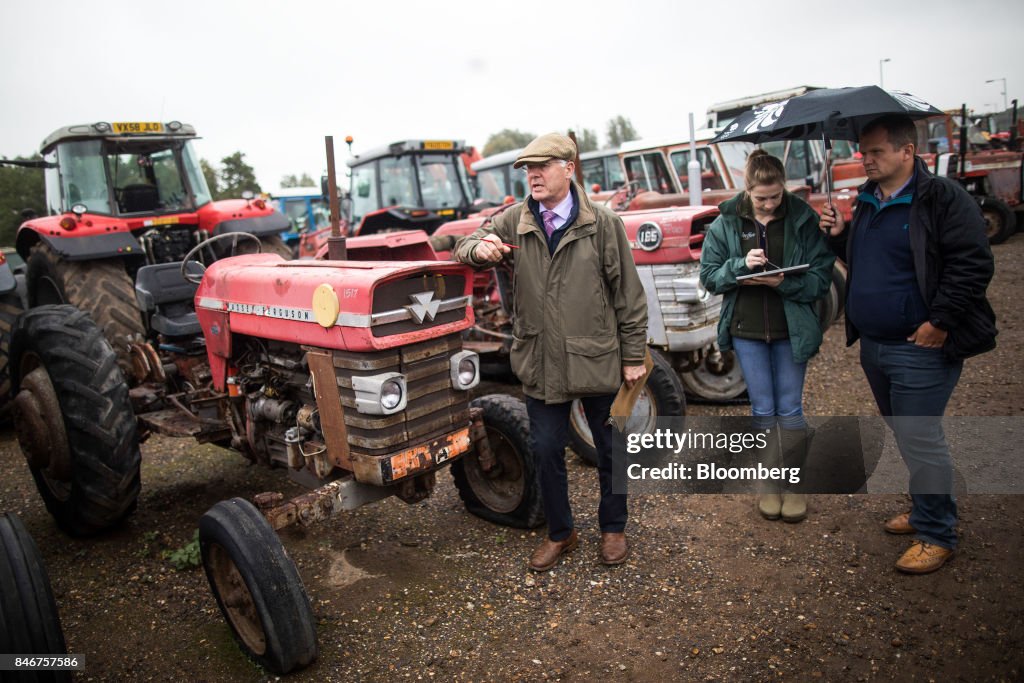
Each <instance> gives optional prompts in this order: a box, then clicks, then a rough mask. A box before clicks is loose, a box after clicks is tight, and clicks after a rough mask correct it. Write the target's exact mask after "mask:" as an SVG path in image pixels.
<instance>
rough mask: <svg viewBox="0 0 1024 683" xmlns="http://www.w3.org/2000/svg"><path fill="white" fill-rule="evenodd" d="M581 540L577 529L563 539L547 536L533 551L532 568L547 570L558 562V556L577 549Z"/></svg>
mask: <svg viewBox="0 0 1024 683" xmlns="http://www.w3.org/2000/svg"><path fill="white" fill-rule="evenodd" d="M579 542H580V539H579V536H577V535H576V530H575V529H573V530H572V533H571V534H569V535H568V536H566V537H565V538H564V539H563V540H561V541H552V540H551V539H550V538H545V539H544V542H543V543H541V544H540V545H539V546H537V549H536V550H534V551H533V555H531V556H530V569H532V570H533V571H535V572H546V571H547V570H549V569H551V568H552V567H554V566H555V565H556V564H558V558H559V557H561V556H562V554H563V553H567V552H569V551H570V550H573V549H575V548H576V546H577V545H579Z"/></svg>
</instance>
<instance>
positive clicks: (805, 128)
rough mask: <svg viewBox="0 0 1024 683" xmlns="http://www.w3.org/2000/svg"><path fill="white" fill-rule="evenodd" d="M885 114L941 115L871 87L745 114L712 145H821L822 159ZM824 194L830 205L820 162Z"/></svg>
mask: <svg viewBox="0 0 1024 683" xmlns="http://www.w3.org/2000/svg"><path fill="white" fill-rule="evenodd" d="M886 114H903V115H905V116H909V117H910V118H915V119H917V118H926V117H928V116H935V115H937V114H938V115H941V114H942V112H941V111H939V110H938V109H936V108H935V107H933V106H932V105H930V104H928V103H927V102H925V101H924V100H922V99H920V98H918V97H915V96H913V95H911V94H910V93H906V92H901V91H898V90H896V91H892V92H889V91H887V90H882V89H881V88H879V87H878V86H876V85H867V86H863V87H859V88H824V89H821V90H812V91H810V92H809V93H807V94H805V95H801V96H799V97H793V98H790V99H788V100H783V101H781V102H772V103H771V104H765V105H762V106H760V107H757V108H756V109H753V110H751V111H747V112H744V113H742V114H740V115H739V116H737V117H736V119H735V120H734V121H733V122H732V123H730V124H729V125H728V126H726V128H725V130H723V131H722V132H721V133H719V134H718V135H717V136H715V138H714V139H713V140H712V141H711V144H715V143H717V142H731V141H734V140H736V141H745V142H754V143H760V142H770V141H772V140H821V141H822V142H823V143H824V145H825V150H826V153H827V151H828V150H829V149H831V147H832V145H831V142H830V140H858V139H859V138H860V132H861V130H862V129H863V128H864V126H866V125H867V124H869V123H871V122H872V121H874V120H875V119H877V118H878V117H880V116H885V115H886ZM825 177H826V181H825V188H826V192H827V193H828V202H829V204H831V203H832V174H831V170H830V169H829V160H828V157H827V156H826V160H825Z"/></svg>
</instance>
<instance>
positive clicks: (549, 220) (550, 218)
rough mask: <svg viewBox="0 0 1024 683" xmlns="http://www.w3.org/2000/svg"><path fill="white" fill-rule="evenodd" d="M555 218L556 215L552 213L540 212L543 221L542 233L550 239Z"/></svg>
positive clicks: (553, 229)
mask: <svg viewBox="0 0 1024 683" xmlns="http://www.w3.org/2000/svg"><path fill="white" fill-rule="evenodd" d="M555 216H557V214H556V213H555V212H554V211H541V212H540V217H541V218H542V219H544V232H546V233H547V234H548V237H551V233H553V232H554V231H555Z"/></svg>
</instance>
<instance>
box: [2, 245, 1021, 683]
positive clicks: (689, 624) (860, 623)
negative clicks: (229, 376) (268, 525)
mask: <svg viewBox="0 0 1024 683" xmlns="http://www.w3.org/2000/svg"><path fill="white" fill-rule="evenodd" d="M994 251H995V254H996V260H997V268H996V271H997V274H996V279H995V282H994V284H993V286H992V288H991V290H990V295H991V299H992V302H993V306H994V307H995V309H996V311H997V314H998V316H999V326H1000V329H1001V334H1000V337H999V348H998V349H997V350H996V351H995V352H993V353H990V354H987V355H985V356H982V357H979V358H975V359H973V360H970V361H968V363H967V366H966V368H965V371H964V375H963V378H962V379H961V381H960V384H959V387H958V389H957V391H956V393H955V394H954V398H953V401H952V403H951V406H950V410H949V412H950V413H952V414H958V415H1013V416H1020V415H1022V414H1024V383H1022V378H1024V367H1022V366H1024V354H1022V353H1021V351H1020V349H1021V344H1022V342H1024V314H1022V312H1021V306H1020V305H1019V297H1020V296H1021V294H1022V293H1024V265H1022V261H1024V234H1020V235H1017V236H1015V237H1013V238H1012V239H1011V240H1010V241H1009V242H1007V243H1006V244H1003V245H1000V246H997V247H995V249H994ZM856 353H857V352H856V350H855V349H852V350H851V349H846V348H845V347H844V344H843V339H842V336H841V331H840V330H839V329H838V328H833V329H832V330H830V331H829V333H828V335H827V339H826V343H825V346H824V348H823V351H822V353H821V355H820V356H819V357H818V358H817V359H815V360H814V361H813V362H812V366H811V370H810V373H809V378H808V388H807V395H806V406H807V410H808V412H809V413H813V414H818V415H827V414H835V415H871V414H874V406H873V403H872V401H871V397H870V394H869V393H868V389H867V386H866V384H865V382H864V380H863V376H862V375H861V373H860V369H859V367H858V365H857V356H856ZM492 388H497V389H501V388H502V387H492ZM745 410H746V407H745V406H737V407H731V408H726V409H722V408H712V407H708V406H696V405H694V406H691V407H690V411H691V413H693V414H709V413H723V412H725V413H733V414H743V413H744V412H745ZM1022 452H1024V451H1022V450H1017V451H1016V452H1015V454H1014V455H1017V456H1019V455H1021V454H1022ZM143 458H144V460H143V470H142V477H143V490H142V497H141V499H140V501H139V506H138V511H137V512H136V513H135V514H134V515H133V516H132V517H131V518H130V519H129V520H128V521H127V522H126V523H125V524H123V525H122V526H121V527H120V528H118V529H116V530H114V531H113V532H112V533H109V534H106V535H104V536H102V537H100V538H96V539H91V540H75V539H69V538H68V537H66V536H64V535H62V534H61V533H60V532H58V531H57V530H56V528H55V526H54V524H53V522H52V521H51V519H50V517H49V516H48V514H47V512H46V510H45V509H44V507H43V504H42V502H41V501H40V498H39V496H38V495H37V493H36V491H35V487H34V485H33V483H32V480H31V478H30V476H29V474H28V470H27V468H26V467H25V465H24V463H23V460H22V457H21V455H20V451H19V450H18V448H17V444H16V441H15V439H14V436H13V433H11V432H9V431H6V432H3V433H2V434H0V472H2V477H0V509H3V510H11V511H15V512H17V513H18V514H19V515H21V517H22V519H23V520H24V522H25V524H26V526H27V527H28V529H29V530H30V531H31V532H32V534H33V535H34V536H35V538H36V540H37V541H38V543H39V545H40V546H41V548H42V553H43V557H44V560H45V562H46V564H47V566H48V568H49V572H50V576H51V579H52V582H53V586H54V590H55V593H56V598H57V603H58V605H59V607H60V611H61V618H62V620H63V626H64V631H65V634H66V636H67V641H68V647H69V651H70V652H73V653H78V654H83V655H85V656H86V659H87V663H88V666H87V670H86V671H85V672H84V673H83V674H81V675H80V676H79V680H86V681H91V680H96V681H100V680H118V681H122V680H132V681H135V680H138V681H146V680H159V681H163V680H174V681H185V680H187V681H252V680H263V679H272V678H274V677H273V676H270V675H268V674H267V673H266V672H264V671H263V670H261V669H260V668H258V667H256V666H255V665H253V664H251V663H250V662H249V660H247V659H246V658H245V656H243V655H242V654H241V653H240V651H239V650H238V649H237V648H236V647H235V646H234V644H233V642H232V639H231V635H230V632H229V630H228V626H227V624H226V623H225V621H224V620H223V619H222V618H221V615H220V613H219V611H218V609H217V606H216V604H215V602H214V599H213V597H212V595H211V593H210V591H209V589H208V587H207V584H206V579H205V577H204V575H203V573H202V570H200V569H193V570H186V571H178V570H176V569H174V568H173V567H172V566H171V564H170V563H169V561H168V560H167V559H166V558H165V557H164V551H166V550H175V549H178V548H180V547H182V546H184V545H185V544H187V543H188V541H189V540H190V539H191V538H192V535H193V532H194V530H195V528H196V524H197V521H198V519H199V517H200V516H201V515H202V513H203V512H204V511H205V510H206V509H208V508H209V507H210V506H211V505H213V504H214V503H216V502H217V501H219V500H222V499H225V498H230V497H232V496H236V495H240V496H249V495H252V494H255V493H257V492H260V491H265V490H282V491H284V492H285V493H286V494H294V493H298V492H299V489H297V488H296V487H294V486H292V485H289V484H288V483H287V480H286V479H285V478H284V477H283V476H281V475H280V473H279V472H270V471H264V470H262V469H260V468H257V467H252V466H249V465H248V464H247V463H246V462H245V461H244V460H243V459H242V458H240V457H239V456H236V455H234V454H232V453H230V452H228V451H224V450H220V449H217V448H212V447H197V446H195V445H194V444H193V443H191V442H189V441H186V440H175V439H167V438H160V437H154V438H152V439H151V440H150V441H148V442H147V443H146V444H145V445H144V446H143ZM569 473H570V487H571V491H572V494H573V502H574V507H575V510H576V513H577V521H578V525H579V527H580V532H581V541H582V542H581V545H580V547H579V549H578V550H577V551H576V552H575V553H573V554H572V555H570V556H569V557H568V559H567V560H566V561H564V562H563V563H562V564H561V565H560V566H558V567H557V568H556V569H555V570H554V571H552V572H549V573H547V574H544V575H534V574H531V573H530V572H528V571H527V570H526V567H525V560H526V557H527V556H528V555H529V553H530V552H531V550H532V549H533V547H534V546H535V545H536V543H537V542H538V540H539V538H540V536H539V535H538V534H537V533H533V532H525V533H524V532H521V531H518V530H510V529H504V528H500V527H496V526H493V525H491V524H488V523H486V522H483V521H481V520H479V519H477V518H475V517H472V516H470V515H468V514H467V513H466V512H465V511H464V509H463V506H462V504H461V502H460V500H459V498H458V495H457V494H456V492H455V488H454V486H453V485H452V483H451V479H450V477H449V476H448V475H447V474H443V475H442V476H441V477H440V478H439V484H438V490H437V491H436V493H435V495H434V496H433V497H432V498H431V499H429V500H427V501H425V502H423V503H421V504H418V505H413V506H409V505H406V504H404V503H402V502H400V501H398V500H387V501H383V502H381V503H378V504H376V505H371V506H367V507H364V508H361V509H360V510H358V511H355V512H352V513H347V514H344V515H343V516H341V517H338V518H336V519H334V520H332V521H330V522H328V523H325V524H322V525H320V526H318V527H314V528H312V529H311V530H308V531H301V530H290V531H285V532H284V533H283V540H284V543H285V545H286V547H287V548H288V551H289V553H290V554H291V556H292V557H293V558H294V559H295V561H296V563H297V565H298V568H299V572H300V573H301V575H302V579H303V581H304V582H305V585H306V588H307V590H308V592H309V595H310V596H311V600H312V603H313V609H314V612H315V615H316V618H317V622H318V623H317V628H318V631H319V644H320V655H319V658H318V659H317V661H316V662H315V663H314V664H313V665H312V666H311V667H309V668H308V669H306V670H305V671H302V672H300V673H298V674H295V675H293V676H290V677H289V678H290V680H295V681H305V680H339V681H340V680H344V681H360V680H365V681H380V680H467V681H469V680H472V681H484V680H498V681H504V680H531V681H534V680H542V679H549V680H557V679H564V680H592V679H594V678H597V677H600V678H601V679H609V680H644V681H646V680H657V681H662V680H709V681H710V680H739V679H744V680H767V679H775V678H780V679H793V680H814V679H818V680H876V679H879V680H893V679H899V680H922V681H926V680H965V681H967V680H970V681H977V680H1007V681H1009V680H1019V679H1020V678H1021V677H1022V675H1024V655H1022V654H1021V653H1022V652H1024V590H1022V588H1021V582H1020V576H1021V568H1022V567H1024V547H1022V540H1024V532H1022V524H1021V522H1022V521H1024V499H1022V498H1021V497H1019V496H982V495H967V496H963V497H962V498H961V499H960V507H961V526H960V529H961V534H962V536H961V539H962V540H961V550H960V552H959V554H958V555H957V557H956V558H955V559H954V560H953V562H952V563H951V564H949V565H948V566H947V567H946V568H944V569H943V570H942V571H940V572H938V573H937V574H934V575H930V576H923V577H910V576H903V575H900V574H898V573H896V572H895V571H894V570H893V567H892V563H893V561H894V560H895V559H896V557H897V556H898V555H899V553H900V552H901V551H902V550H903V548H904V547H905V546H906V544H907V540H906V539H905V538H899V537H893V536H887V535H886V534H884V533H882V530H881V523H882V521H883V520H884V519H885V518H886V517H887V516H889V515H892V514H895V513H898V512H900V511H902V510H904V509H905V508H906V507H907V499H906V498H905V497H904V496H900V495H886V496H816V497H813V498H812V500H811V515H810V518H809V519H808V520H807V521H805V522H804V523H802V524H798V525H785V524H782V523H780V522H768V521H765V520H762V519H761V518H760V517H758V516H757V515H756V514H755V512H754V508H753V501H752V498H751V497H750V496H741V495H733V496H730V495H717V496H716V495H703V496H683V495H661V496H646V497H639V496H636V497H634V498H633V499H632V502H631V521H630V527H629V532H630V534H631V537H632V539H633V542H634V554H633V557H632V559H631V560H630V561H629V562H628V563H627V564H626V565H623V566H621V567H617V568H606V567H604V566H602V565H600V564H598V562H597V560H596V554H597V539H598V529H597V520H596V506H597V496H596V488H597V486H596V474H595V472H594V470H592V469H590V468H587V467H586V466H584V465H582V464H581V463H580V462H579V461H578V459H577V458H575V457H572V456H570V467H569Z"/></svg>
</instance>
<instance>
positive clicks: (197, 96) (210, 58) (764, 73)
mask: <svg viewBox="0 0 1024 683" xmlns="http://www.w3.org/2000/svg"><path fill="white" fill-rule="evenodd" d="M0 26H3V27H4V31H3V39H2V40H0V56H2V62H0V64H2V65H3V66H2V68H0V93H2V97H3V106H2V109H0V120H2V123H3V125H0V156H8V157H13V156H16V155H19V154H21V155H26V154H30V153H32V152H33V151H36V150H37V149H38V147H39V143H40V142H41V141H42V139H43V138H44V137H45V136H46V135H48V134H49V133H51V132H52V131H54V130H55V129H57V128H59V127H61V126H65V125H70V124H75V123H91V122H94V121H133V120H134V121H171V120H180V121H183V122H186V123H191V124H192V125H194V126H195V127H196V130H197V131H198V133H199V135H200V136H201V137H202V138H203V139H202V140H200V141H199V142H198V143H197V144H198V149H199V153H200V155H201V156H202V157H204V158H206V159H209V160H211V161H213V162H219V160H220V159H221V158H222V157H224V156H226V155H228V154H231V153H232V152H234V151H236V150H241V151H242V152H244V153H245V155H246V159H247V161H248V162H249V163H250V164H251V165H252V166H253V167H254V168H255V169H256V173H257V177H258V179H259V181H260V183H261V184H262V186H263V188H264V189H265V190H269V189H272V188H273V187H276V186H277V185H278V184H279V182H280V179H281V177H282V176H283V175H285V174H290V173H294V174H302V173H309V174H310V175H311V176H313V177H314V178H316V177H318V176H319V175H320V173H321V171H322V170H323V169H324V168H325V167H326V162H325V161H324V143H323V137H324V135H334V136H335V141H336V145H337V147H338V151H337V153H338V156H339V159H342V160H343V159H345V158H347V151H346V150H345V149H344V143H343V141H342V140H343V138H344V137H345V136H346V135H352V136H353V137H354V138H355V149H356V151H359V150H360V149H361V150H365V149H368V148H370V147H375V146H378V145H381V144H384V143H387V142H391V141H394V140H398V139H403V138H446V137H452V138H461V139H465V140H466V141H467V142H468V143H470V144H475V145H478V146H480V147H482V146H483V144H484V142H485V141H486V140H487V137H488V135H489V134H491V133H493V132H496V131H498V130H500V129H502V128H518V129H521V130H524V131H529V132H533V133H538V134H539V133H544V132H548V131H551V130H556V129H557V130H563V131H564V130H565V129H567V128H569V127H574V128H576V129H577V130H578V129H580V128H592V129H594V130H596V131H597V132H598V134H599V135H600V137H601V140H602V143H603V142H604V136H605V126H606V122H607V121H608V119H609V118H611V117H613V116H615V115H617V114H623V115H625V116H627V117H629V118H630V119H631V120H632V122H633V125H634V126H635V127H636V129H637V130H638V131H639V132H640V133H641V135H642V136H643V137H652V138H653V137H665V136H675V135H679V136H680V137H683V136H685V135H686V134H687V131H688V128H687V125H688V124H687V115H688V113H689V112H691V111H692V112H694V113H695V114H696V118H697V122H698V125H699V124H700V122H701V121H703V118H704V112H705V110H706V109H707V107H708V106H709V105H710V104H712V103H714V102H718V101H722V100H728V99H734V98H738V97H742V96H746V95H752V94H756V93H761V92H765V91H769V90H777V89H782V88H788V87H791V86H797V85H803V84H812V85H821V86H828V87H841V86H853V85H868V84H875V83H877V82H878V78H879V72H878V68H879V60H880V59H882V58H889V59H891V61H890V62H888V63H886V64H885V65H884V68H885V86H886V88H890V89H900V90H906V91H909V92H911V93H914V94H915V95H918V96H920V97H922V98H924V99H926V100H928V101H929V102H931V103H932V104H935V105H936V106H938V107H939V108H942V109H948V108H952V107H956V106H959V105H960V103H961V102H966V103H967V104H968V106H970V107H973V108H975V109H977V110H988V109H991V108H999V109H1001V108H1002V102H1003V96H1002V94H1001V91H1002V83H1001V82H997V83H994V84H986V83H985V81H986V79H990V78H1004V77H1005V78H1006V79H1007V83H1008V87H1009V93H1008V95H1009V98H1010V99H1013V97H1015V96H1024V66H1022V64H1024V60H1021V58H1020V41H1021V36H1022V29H1024V3H1021V2H1019V1H1018V0H1003V1H996V0H973V1H972V2H963V1H959V2H946V1H945V0H932V1H930V2H924V1H920V2H901V1H900V0H888V1H885V2H876V1H874V0H872V1H870V2H845V3H837V2H826V1H820V2H817V3H811V2H795V1H777V2H772V1H762V2H751V1H747V0H743V1H733V2H730V1H728V0H720V1H718V2H701V3H692V2H655V1H648V0H632V1H630V2H622V1H621V0H620V1H617V2H603V1H595V0H589V1H588V2H573V3H570V2H558V1H557V0H547V1H545V2H529V1H528V2H518V3H512V2H480V1H477V2H461V1H460V2H446V1H443V0H442V1H440V2H388V1H387V0H363V1H361V2H358V3H349V2H329V1H327V0H324V1H323V2H316V1H305V0H291V1H290V2H278V3H267V2H264V3H259V2H225V1H221V0H206V1H205V2H195V1H193V0H178V1H177V2H169V3H167V2H160V3H156V2H145V1H143V0H134V1H133V2H125V1H123V0H104V1H103V2H97V1H95V0H4V1H3V2H2V4H0ZM1021 99H1022V100H1024V97H1022V98H1021Z"/></svg>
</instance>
